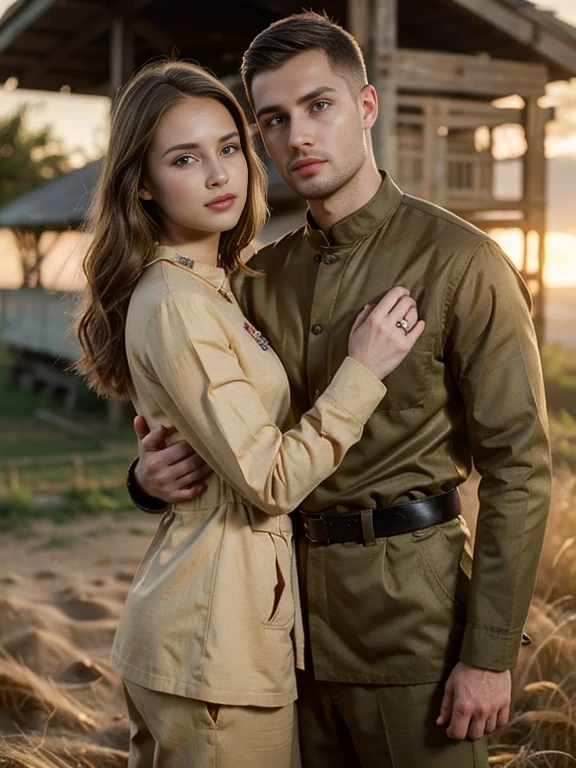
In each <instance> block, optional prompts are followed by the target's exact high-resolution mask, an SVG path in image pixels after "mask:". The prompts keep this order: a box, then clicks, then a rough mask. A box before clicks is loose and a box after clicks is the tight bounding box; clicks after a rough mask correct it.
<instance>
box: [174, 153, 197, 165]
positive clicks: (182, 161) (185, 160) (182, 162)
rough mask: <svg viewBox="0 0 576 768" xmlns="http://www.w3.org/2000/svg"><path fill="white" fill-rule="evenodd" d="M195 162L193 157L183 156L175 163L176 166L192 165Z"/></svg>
mask: <svg viewBox="0 0 576 768" xmlns="http://www.w3.org/2000/svg"><path fill="white" fill-rule="evenodd" d="M193 162H195V160H194V158H193V157H192V155H181V157H179V158H178V159H177V160H175V161H174V165H191V164H192V163H193Z"/></svg>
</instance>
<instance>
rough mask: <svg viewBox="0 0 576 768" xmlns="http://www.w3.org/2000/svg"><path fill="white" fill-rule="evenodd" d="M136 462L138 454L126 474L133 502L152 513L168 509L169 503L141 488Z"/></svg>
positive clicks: (144, 510)
mask: <svg viewBox="0 0 576 768" xmlns="http://www.w3.org/2000/svg"><path fill="white" fill-rule="evenodd" d="M136 464H138V456H136V458H135V459H133V461H132V462H131V464H130V466H129V467H128V474H127V475H126V490H127V491H128V495H129V496H130V499H131V500H132V503H133V504H134V505H135V506H136V507H138V509H141V510H142V511H143V512H148V513H150V514H151V515H160V514H163V513H164V512H166V511H167V510H168V507H169V506H170V505H169V504H166V502H165V501H163V500H162V499H157V498H156V497H155V496H149V495H148V494H147V493H145V491H143V490H142V488H140V486H139V485H138V481H137V480H136V474H135V471H136Z"/></svg>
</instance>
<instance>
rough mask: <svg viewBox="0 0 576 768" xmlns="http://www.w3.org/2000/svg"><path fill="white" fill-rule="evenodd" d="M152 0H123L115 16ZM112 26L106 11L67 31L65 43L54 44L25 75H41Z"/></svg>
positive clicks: (124, 13) (124, 14) (132, 10)
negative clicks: (46, 54)
mask: <svg viewBox="0 0 576 768" xmlns="http://www.w3.org/2000/svg"><path fill="white" fill-rule="evenodd" d="M151 2H152V0H123V1H122V2H121V3H119V4H118V6H117V8H116V9H115V15H116V16H128V15H129V14H131V13H136V12H137V11H139V10H140V9H141V8H143V7H144V6H146V5H149V4H150V3H151ZM111 26H112V18H111V17H110V14H108V13H102V14H100V16H99V18H98V19H95V20H94V21H93V22H92V23H91V24H89V25H85V24H82V26H81V27H80V28H79V29H77V30H76V31H75V32H73V33H69V36H68V39H67V41H66V42H65V43H63V44H60V45H58V46H55V48H54V50H53V51H52V53H51V54H50V55H48V56H46V57H45V58H43V59H42V60H41V61H39V62H38V63H37V64H35V65H34V66H33V67H31V68H30V69H29V70H28V72H26V76H27V77H29V78H30V79H35V78H38V77H41V76H42V75H43V74H44V73H45V72H47V71H48V70H49V69H50V68H51V67H53V66H54V64H58V63H60V62H61V61H63V60H64V59H66V57H67V56H68V55H69V54H70V53H72V52H73V51H76V50H78V49H79V48H82V47H84V46H85V45H87V44H88V43H89V42H91V41H92V40H94V39H95V38H97V37H98V36H99V35H101V34H103V33H104V32H106V30H108V29H110V28H111Z"/></svg>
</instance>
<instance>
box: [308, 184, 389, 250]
mask: <svg viewBox="0 0 576 768" xmlns="http://www.w3.org/2000/svg"><path fill="white" fill-rule="evenodd" d="M380 175H381V176H382V183H381V184H380V186H379V187H378V191H377V192H376V194H375V195H374V197H373V198H372V199H371V200H369V201H368V202H367V203H366V205H365V206H363V207H362V208H359V209H358V210H357V211H354V213H351V214H350V215H349V216H346V218H344V219H341V220H340V221H337V222H336V224H334V226H333V227H332V229H331V230H330V232H328V235H327V236H326V235H325V234H324V232H323V231H322V230H321V229H319V227H318V225H317V224H316V222H315V221H314V218H313V216H312V214H311V213H310V210H308V211H307V213H306V225H305V233H306V237H307V238H308V242H309V243H310V245H311V246H312V248H314V249H316V250H318V249H324V248H338V247H342V246H346V245H352V244H353V243H355V242H357V241H358V240H363V239H364V238H365V237H367V236H368V235H369V234H370V233H371V232H373V231H374V230H375V229H376V228H377V227H380V226H382V224H383V223H384V222H385V221H386V220H387V219H389V218H390V217H391V216H392V214H393V213H394V212H395V211H396V209H397V208H398V206H399V205H400V201H401V200H402V192H401V190H400V189H399V188H398V187H397V186H396V184H395V183H394V182H393V181H392V179H391V178H390V176H389V175H388V174H387V173H386V172H385V171H380Z"/></svg>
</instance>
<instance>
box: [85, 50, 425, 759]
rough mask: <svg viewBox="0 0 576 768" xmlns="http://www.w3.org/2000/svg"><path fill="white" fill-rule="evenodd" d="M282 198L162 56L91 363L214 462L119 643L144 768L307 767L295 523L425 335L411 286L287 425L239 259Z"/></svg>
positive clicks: (210, 88) (115, 165)
mask: <svg viewBox="0 0 576 768" xmlns="http://www.w3.org/2000/svg"><path fill="white" fill-rule="evenodd" d="M264 189H265V175H264V171H263V168H262V165H261V164H260V162H259V160H258V158H257V157H256V155H255V153H254V151H253V149H252V147H251V145H250V141H249V137H248V129H247V125H246V121H245V118H244V115H243V113H242V111H241V109H240V107H239V105H238V103H237V102H236V101H235V99H234V97H233V96H232V94H231V93H230V92H229V91H228V90H227V89H226V88H224V87H223V86H222V85H221V84H220V83H219V82H218V81H217V80H216V79H215V78H214V77H212V76H211V75H209V74H208V73H206V72H205V71H204V70H202V69H201V68H199V67H197V66H194V65H192V64H187V63H183V62H166V63H161V64H153V65H150V66H147V67H145V68H143V69H141V70H140V71H139V72H138V73H137V74H136V75H135V77H134V78H133V79H132V80H131V81H130V82H129V83H128V84H127V85H126V86H125V88H124V89H123V91H122V92H121V93H120V95H119V97H118V99H117V101H116V104H115V105H114V110H113V115H112V125H111V135H110V145H109V151H108V156H107V158H106V160H105V162H104V167H103V170H102V175H101V179H100V183H99V187H98V190H97V194H96V198H95V202H94V207H93V211H92V217H91V221H92V229H93V232H94V240H93V244H92V246H91V248H90V251H89V253H88V255H87V257H86V261H85V272H86V277H87V290H86V300H87V301H86V306H85V309H84V313H83V315H82V316H81V319H80V323H79V337H80V341H81V343H82V346H83V350H84V356H83V357H82V359H81V360H80V361H79V364H78V367H79V369H80V370H81V371H82V372H83V373H84V374H85V375H86V376H87V378H88V380H89V382H90V384H91V385H92V386H93V387H94V388H95V389H96V390H97V391H98V392H99V393H101V394H103V395H106V396H109V397H117V398H124V399H127V398H131V399H132V400H133V402H134V405H135V407H136V410H137V411H138V412H139V413H141V414H143V415H144V416H145V417H146V420H147V421H148V424H150V425H151V426H156V425H158V424H163V425H165V426H166V427H168V428H169V430H170V434H171V437H170V439H171V440H172V441H177V440H180V439H186V440H187V441H188V442H189V443H190V444H191V445H192V446H194V448H195V449H196V450H197V451H198V453H199V454H200V455H201V456H202V457H203V459H204V460H205V461H206V462H208V463H209V465H210V466H211V467H212V468H214V469H215V470H216V472H215V473H214V474H213V475H211V476H210V478H209V479H208V480H207V481H206V484H207V491H206V492H205V493H204V495H203V496H202V497H201V499H198V500H197V501H194V502H189V503H187V504H179V505H175V506H173V507H172V508H171V509H170V510H169V511H168V512H167V513H166V514H165V515H164V516H163V518H162V520H161V521H160V524H159V526H158V530H157V533H156V535H155V537H154V539H153V541H152V543H151V545H150V547H149V549H148V551H147V552H146V554H145V556H144V558H143V560H142V562H141V564H140V567H139V569H138V572H137V573H136V576H135V578H134V582H133V584H132V587H131V590H130V593H129V595H128V598H127V601H126V605H125V607H124V611H123V614H122V617H121V620H120V624H119V627H118V631H117V634H116V638H115V641H114V648H113V653H112V658H113V662H114V664H115V666H116V668H117V669H118V670H119V672H120V673H121V674H122V676H123V678H124V680H125V687H126V696H127V702H128V709H129V714H130V721H131V756H130V763H129V765H130V766H131V768H136V767H137V768H153V766H158V767H160V766H161V768H196V767H197V768H211V766H216V765H218V766H219V768H231V767H232V766H234V768H252V767H253V766H254V767H255V766H258V768H263V766H266V768H289V766H290V765H291V764H292V765H297V764H298V755H297V745H296V744H295V740H293V729H294V700H295V698H296V688H295V679H294V665H295V660H296V662H297V663H298V664H300V663H301V661H302V646H303V636H302V626H301V620H300V615H299V612H298V607H297V601H298V591H297V585H296V583H295V576H294V568H293V563H294V560H293V550H292V529H291V519H290V517H289V516H288V515H287V514H286V513H288V512H290V511H291V510H293V509H295V508H296V507H297V506H298V504H299V503H300V502H301V501H302V499H304V498H305V497H306V495H307V494H308V493H309V492H310V491H311V490H312V489H313V488H314V487H315V486H316V485H317V484H318V483H319V482H320V481H321V480H323V479H324V478H326V477H327V476H328V475H329V474H330V473H331V472H332V471H334V469H335V468H336V467H337V466H338V465H339V463H340V462H341V461H342V459H343V457H344V454H345V453H346V451H347V450H348V448H350V447H351V446H352V445H353V444H354V443H355V442H357V441H358V439H359V438H360V435H361V432H362V428H363V425H364V423H365V422H366V421H367V419H368V418H369V416H370V414H371V413H372V411H373V410H374V408H375V407H376V406H377V404H378V403H379V401H380V400H381V398H382V397H383V396H384V395H385V391H386V390H385V387H384V385H383V384H382V381H381V380H382V379H383V378H384V377H385V376H386V375H387V374H388V373H390V372H391V371H392V370H393V369H394V368H395V367H396V366H397V365H398V364H399V363H400V362H401V360H402V359H403V358H404V357H405V356H406V354H407V353H408V351H409V350H410V348H411V347H412V345H413V344H414V342H415V341H416V339H417V338H418V336H419V335H420V334H421V332H422V329H423V322H422V321H419V320H418V316H417V312H416V308H415V304H414V301H413V300H412V299H411V298H410V297H409V295H408V291H407V290H405V289H404V288H400V287H397V288H394V289H393V290H392V291H390V292H389V293H388V294H387V295H386V296H385V297H384V298H383V299H382V300H381V302H380V303H379V304H378V305H377V306H376V307H365V308H364V310H363V311H362V312H361V313H360V315H359V316H358V318H357V320H356V322H355V324H354V326H353V329H352V332H351V335H350V346H349V357H347V358H346V359H345V360H344V361H343V363H342V366H341V368H340V369H339V371H338V372H337V374H336V376H335V377H334V379H333V380H332V382H331V383H330V385H329V386H328V388H327V389H326V391H325V392H324V393H323V394H322V395H320V397H319V398H318V399H317V400H316V403H315V405H314V407H313V408H312V409H311V410H310V411H309V412H308V413H307V414H305V416H304V417H303V419H302V421H301V422H300V423H299V424H298V425H297V426H295V427H294V428H293V429H290V430H289V431H287V432H285V433H282V431H281V427H282V424H283V423H284V422H285V420H286V419H287V416H288V413H289V409H290V393H289V389H288V383H287V379H286V375H285V372H284V369H283V367H282V365H281V363H280V361H279V360H278V358H277V357H276V356H275V354H274V352H273V350H272V349H271V348H270V346H269V344H268V342H267V341H266V339H265V338H264V337H263V336H262V334H260V333H259V332H258V331H257V330H256V329H255V328H254V327H253V326H252V325H251V324H250V323H249V321H248V320H247V319H246V318H245V317H244V316H243V314H242V312H241V310H240V308H239V306H238V304H237V303H236V300H235V298H234V296H233V294H232V292H231V290H230V285H229V282H228V276H229V274H230V272H232V271H233V270H235V269H241V270H246V271H249V270H248V268H247V267H245V266H244V265H243V264H242V261H241V258H240V252H241V251H242V249H243V248H245V247H246V246H247V245H248V244H249V242H250V241H251V240H252V238H253V237H254V235H255V234H256V233H257V232H258V230H259V229H260V227H261V226H262V224H263V222H264V217H265V201H264ZM253 279H256V280H257V279H258V277H257V276H255V277H254V278H253ZM410 329H411V330H410ZM291 760H292V761H293V762H292V763H291Z"/></svg>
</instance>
